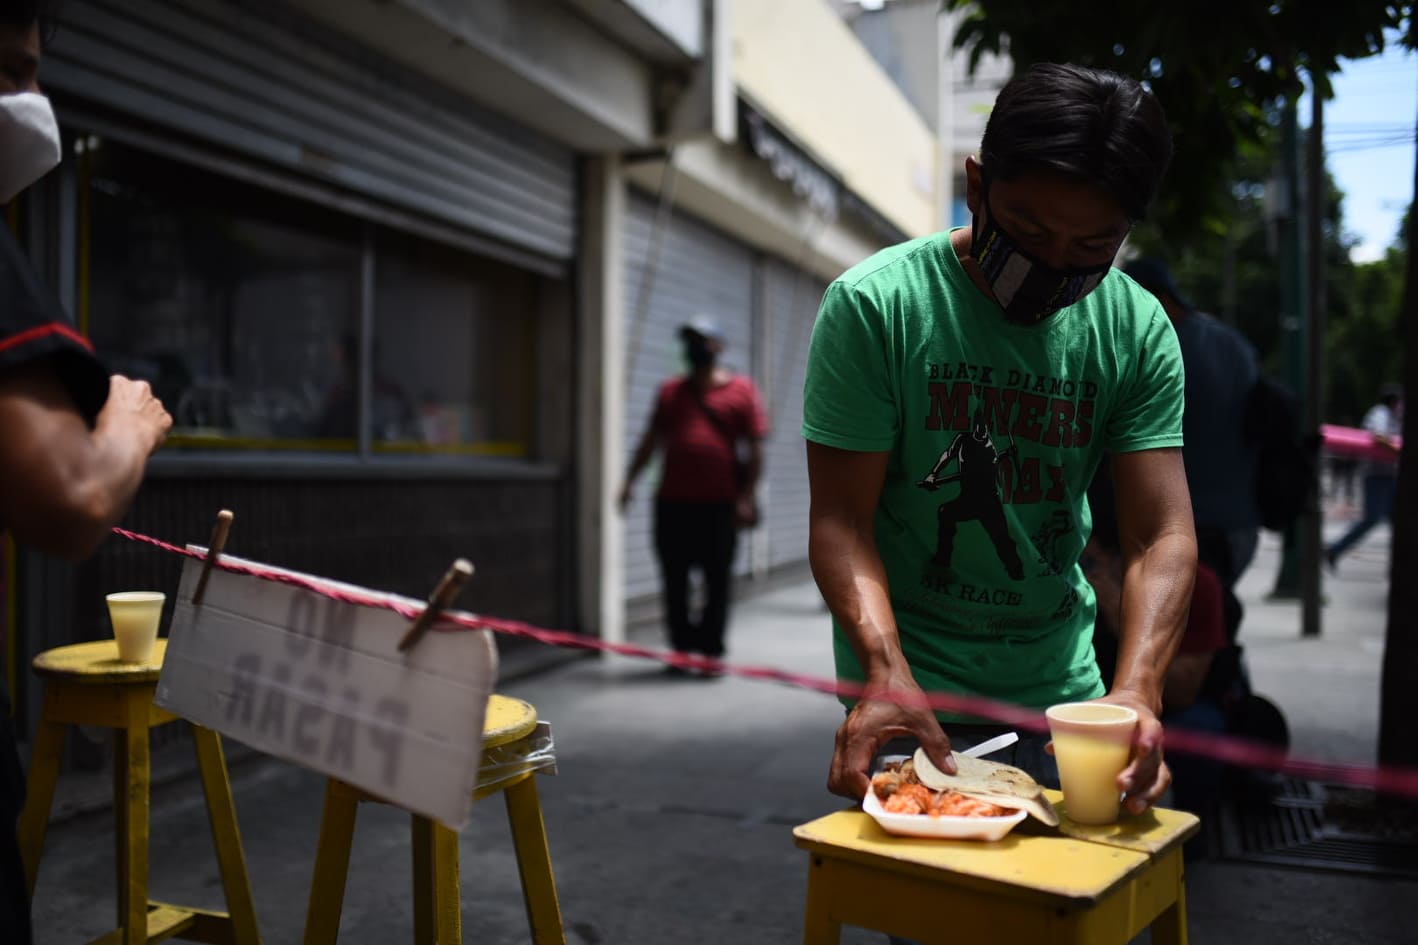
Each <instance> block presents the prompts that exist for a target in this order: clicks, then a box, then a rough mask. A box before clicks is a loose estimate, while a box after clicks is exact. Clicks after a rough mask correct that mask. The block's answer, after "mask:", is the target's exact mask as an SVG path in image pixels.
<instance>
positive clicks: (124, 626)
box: [105, 591, 167, 663]
mask: <svg viewBox="0 0 1418 945" xmlns="http://www.w3.org/2000/svg"><path fill="white" fill-rule="evenodd" d="M105 599H106V600H107V601H108V619H109V620H110V621H111V622H112V623H113V638H114V639H115V640H117V641H118V658H119V660H121V661H122V662H125V663H146V662H148V661H149V660H151V659H152V658H153V645H154V644H155V643H156V642H157V639H158V627H159V625H160V624H161V623H162V605H163V602H164V601H166V600H167V595H166V594H164V593H163V592H162V591H119V592H118V593H116V594H109V595H108V596H107V597H106V598H105Z"/></svg>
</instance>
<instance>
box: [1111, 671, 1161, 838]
mask: <svg viewBox="0 0 1418 945" xmlns="http://www.w3.org/2000/svg"><path fill="white" fill-rule="evenodd" d="M1097 701H1098V702H1107V703H1110V704H1112V705H1121V706H1127V707H1128V708H1129V709H1132V710H1134V711H1135V712H1137V730H1136V731H1134V732H1133V735H1132V760H1131V761H1130V762H1129V763H1128V766H1127V767H1126V768H1124V769H1123V772H1122V774H1120V775H1118V789H1119V790H1120V791H1122V793H1123V804H1124V806H1125V807H1127V809H1128V812H1129V813H1133V814H1141V813H1142V812H1143V811H1145V810H1147V809H1148V808H1149V807H1152V806H1153V805H1154V804H1156V803H1157V802H1158V801H1159V800H1161V799H1162V795H1163V794H1165V793H1166V791H1167V788H1169V787H1171V785H1172V771H1171V769H1170V768H1168V767H1167V763H1166V762H1165V761H1163V760H1162V723H1161V721H1159V720H1158V718H1157V714H1156V713H1155V712H1154V711H1153V710H1152V707H1151V706H1150V705H1148V704H1147V703H1146V701H1144V700H1143V699H1141V698H1139V697H1138V696H1137V695H1136V694H1135V693H1132V692H1127V691H1115V692H1110V693H1109V694H1108V695H1106V696H1104V697H1103V698H1101V699H1098V700H1097Z"/></svg>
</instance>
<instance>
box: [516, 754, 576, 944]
mask: <svg viewBox="0 0 1418 945" xmlns="http://www.w3.org/2000/svg"><path fill="white" fill-rule="evenodd" d="M502 793H503V795H504V796H505V797H506V799H507V822H508V824H510V825H511V827H512V845H513V847H514V848H515V849H516V851H517V870H518V872H519V873H521V875H522V895H523V897H524V898H525V899H526V902H527V922H528V924H529V925H530V926H531V929H532V942H533V943H534V945H566V933H565V931H564V930H563V929H562V927H561V904H560V903H559V902H558V901H557V898H556V878H555V877H554V876H553V875H552V871H551V851H550V850H549V849H548V847H547V832H546V824H545V823H544V822H543V821H542V804H541V800H540V799H539V798H538V796H537V779H536V776H535V775H531V774H529V775H527V776H526V777H525V778H523V779H522V780H521V781H518V782H517V783H516V784H514V785H512V786H511V787H509V788H507V789H506V790H504V791H503V792H502Z"/></svg>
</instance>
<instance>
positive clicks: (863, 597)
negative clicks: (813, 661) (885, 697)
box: [808, 520, 909, 681]
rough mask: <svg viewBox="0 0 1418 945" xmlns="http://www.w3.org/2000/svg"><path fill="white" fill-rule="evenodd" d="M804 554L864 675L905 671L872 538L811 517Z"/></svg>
mask: <svg viewBox="0 0 1418 945" xmlns="http://www.w3.org/2000/svg"><path fill="white" fill-rule="evenodd" d="M808 559H809V562H810V563H811V566H812V573H813V577H814V578H815V579H816V581H817V586H818V588H819V590H820V591H821V592H822V597H823V600H825V601H826V602H827V606H828V608H829V609H830V610H831V611H832V614H833V616H835V617H836V618H837V621H838V623H839V624H840V625H841V627H842V629H843V631H844V632H845V633H846V634H847V638H848V640H849V641H850V643H851V645H852V650H853V652H855V653H856V655H857V660H858V661H859V662H860V663H861V665H862V668H863V670H864V671H865V672H866V674H867V678H868V680H869V681H870V680H871V679H872V678H873V677H882V676H886V675H889V674H891V673H893V672H898V671H906V672H908V673H909V668H908V667H907V666H906V660H905V657H904V656H903V655H902V652H901V641H900V638H899V636H898V635H897V630H896V617H895V615H894V614H893V612H892V609H891V598H890V594H889V593H888V590H887V587H888V584H887V580H886V568H885V567H884V566H883V564H882V562H881V555H880V553H879V552H878V551H877V548H876V541H875V539H874V538H873V537H872V536H871V535H870V534H869V533H863V532H862V531H861V530H860V529H857V528H854V527H852V526H850V525H847V524H844V523H840V522H836V521H831V520H827V521H814V522H813V523H812V529H811V532H810V537H809V539H808Z"/></svg>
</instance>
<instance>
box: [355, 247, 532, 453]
mask: <svg viewBox="0 0 1418 945" xmlns="http://www.w3.org/2000/svg"><path fill="white" fill-rule="evenodd" d="M375 245H376V253H375V258H376V260H377V262H376V265H375V291H374V339H375V340H374V368H375V370H374V397H373V418H372V419H373V424H374V427H373V437H374V441H375V445H376V449H378V450H379V451H381V452H409V451H418V452H439V453H481V454H496V455H512V456H522V455H526V452H527V442H528V440H529V438H530V433H531V426H532V419H531V411H532V404H533V397H534V392H535V385H534V373H533V369H532V365H533V358H532V345H533V344H534V342H535V331H534V328H533V326H534V325H535V323H536V317H535V316H536V305H537V300H538V296H537V282H536V277H535V276H532V275H531V274H529V273H525V272H522V271H521V270H517V269H513V268H512V267H509V266H505V265H502V264H500V263H495V262H492V261H489V260H483V259H480V258H478V257H475V256H471V255H469V254H467V253H462V252H459V251H456V250H453V249H449V248H447V247H443V246H439V245H437V244H434V243H429V242H426V241H423V240H416V239H413V238H411V237H405V236H400V235H396V234H393V233H388V232H385V231H381V232H380V233H379V236H378V238H377V240H376V243H375Z"/></svg>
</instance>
